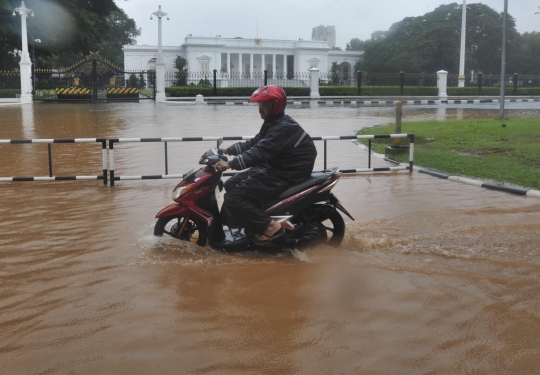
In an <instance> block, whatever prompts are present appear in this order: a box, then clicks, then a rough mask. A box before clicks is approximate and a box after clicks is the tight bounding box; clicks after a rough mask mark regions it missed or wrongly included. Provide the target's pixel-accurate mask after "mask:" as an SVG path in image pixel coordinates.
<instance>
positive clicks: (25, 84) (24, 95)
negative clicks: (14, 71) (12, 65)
mask: <svg viewBox="0 0 540 375" xmlns="http://www.w3.org/2000/svg"><path fill="white" fill-rule="evenodd" d="M15 13H19V14H20V16H21V32H22V55H21V62H20V63H19V65H20V66H21V100H20V101H21V103H32V82H31V80H30V77H31V75H32V62H31V61H30V56H29V55H28V34H27V32H26V18H27V17H28V15H29V14H30V15H31V16H32V17H34V12H32V9H28V8H27V7H26V6H25V5H24V1H22V2H21V6H20V7H18V8H15V9H14V10H13V15H14V16H16V14H15Z"/></svg>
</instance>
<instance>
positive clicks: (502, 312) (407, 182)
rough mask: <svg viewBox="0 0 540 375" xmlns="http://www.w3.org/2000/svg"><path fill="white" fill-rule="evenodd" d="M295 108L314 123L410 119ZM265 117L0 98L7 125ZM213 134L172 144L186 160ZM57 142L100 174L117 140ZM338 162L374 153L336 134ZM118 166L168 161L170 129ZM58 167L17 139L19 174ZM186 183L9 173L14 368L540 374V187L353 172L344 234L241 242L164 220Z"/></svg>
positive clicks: (2, 276) (249, 111)
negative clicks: (172, 233)
mask: <svg viewBox="0 0 540 375" xmlns="http://www.w3.org/2000/svg"><path fill="white" fill-rule="evenodd" d="M288 113H289V114H290V115H291V116H293V117H294V118H295V119H296V120H297V121H298V122H300V123H301V124H302V125H303V127H304V128H305V129H306V130H307V131H308V132H309V133H310V134H311V135H313V136H319V135H349V134H352V132H354V131H355V130H357V129H360V128H363V127H366V126H374V125H378V124H385V123H390V122H392V121H393V117H394V113H393V109H392V108H385V107H381V108H356V107H341V106H339V107H321V108H303V107H301V106H298V107H292V108H290V109H289V110H288ZM496 114H497V112H496V111H494V110H490V111H482V110H467V109H457V108H451V107H448V108H444V113H443V111H441V109H437V108H433V109H429V108H427V109H426V108H422V109H418V108H411V107H405V112H404V118H405V119H442V118H472V117H483V116H485V117H496ZM509 115H510V116H533V115H534V116H539V115H540V109H532V110H516V111H509ZM260 123H261V121H260V119H259V118H258V114H257V109H256V108H252V107H247V106H202V107H199V106H179V105H159V106H154V104H152V103H140V104H136V103H114V104H34V105H24V106H5V107H0V139H31V138H34V139H36V138H86V137H88V138H96V137H106V138H112V137H184V136H217V135H220V136H233V135H253V134H255V133H256V132H257V131H258V129H259V126H260ZM404 126H406V125H404ZM404 131H406V129H404ZM213 146H214V143H212V142H192V143H174V144H173V143H169V158H170V159H169V173H184V172H186V171H187V170H189V169H191V168H193V167H195V166H196V163H197V161H198V158H199V156H200V155H201V154H202V153H203V152H204V151H205V150H206V149H208V148H210V147H213ZM321 146H322V144H320V143H319V145H318V147H319V151H320V157H319V159H318V161H317V166H318V167H321V166H322V148H321ZM52 150H53V168H54V174H55V175H64V176H67V175H98V174H99V173H100V172H101V147H100V144H54V145H53V146H52ZM328 160H329V166H333V165H335V166H339V167H341V168H342V169H346V168H363V167H366V161H367V154H366V152H365V151H364V150H362V149H361V148H359V147H357V146H356V145H354V144H353V143H351V142H349V141H334V142H329V145H328ZM373 162H374V164H375V165H386V164H385V162H384V161H383V160H382V159H380V158H377V157H374V161H373ZM115 165H116V168H115V171H116V174H117V175H149V174H162V173H164V151H163V144H153V143H144V144H143V143H125V144H124V143H121V144H117V145H115ZM47 175H48V160H47V146H46V145H45V144H32V145H29V144H23V145H20V144H19V145H6V144H0V177H9V176H47ZM175 183H176V181H175V180H156V181H151V180H145V181H119V182H117V186H115V187H113V188H111V187H107V186H104V185H103V184H102V183H101V182H100V181H63V182H17V183H11V182H9V183H6V182H2V183H0V374H9V375H12V374H538V373H540V260H539V259H540V199H538V198H531V197H522V196H515V195H511V194H508V193H503V192H497V191H491V190H486V189H481V188H478V187H474V186H469V185H463V184H459V183H455V182H451V181H446V180H439V179H437V178H434V177H430V176H427V175H423V174H419V173H417V172H415V173H413V174H409V173H406V172H396V173H382V174H372V175H359V176H347V177H343V178H342V180H341V181H340V182H339V184H338V185H337V187H336V188H335V189H334V192H335V194H336V195H337V196H338V197H339V198H340V199H341V201H342V202H343V204H344V206H345V207H346V208H347V209H348V210H349V211H350V212H351V213H352V214H353V216H354V217H355V219H356V221H355V222H352V221H351V220H349V219H347V220H346V222H347V230H346V236H345V239H344V242H343V244H342V245H341V246H340V247H339V248H338V249H333V248H326V247H323V246H321V247H314V248H311V249H306V250H294V251H286V252H282V253H276V254H269V253H262V252H261V253H259V252H254V253H246V254H243V253H237V254H226V253H221V252H218V251H215V250H212V249H210V248H208V247H198V246H196V245H193V244H190V243H179V242H176V241H174V240H172V239H167V238H156V237H154V236H153V225H154V222H155V219H154V216H155V214H156V213H157V212H158V211H159V210H160V209H161V208H162V207H164V206H165V205H167V204H169V203H170V192H171V190H172V188H173V187H174V185H175Z"/></svg>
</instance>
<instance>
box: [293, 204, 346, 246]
mask: <svg viewBox="0 0 540 375" xmlns="http://www.w3.org/2000/svg"><path fill="white" fill-rule="evenodd" d="M294 223H295V224H300V223H301V224H302V227H303V229H304V230H303V233H302V237H303V238H302V239H300V243H303V244H305V245H306V246H307V245H317V244H325V245H328V246H332V247H338V246H339V245H340V244H341V241H343V237H344V236H345V222H344V221H343V218H342V217H341V215H340V214H339V212H337V210H336V209H335V208H334V207H332V206H328V205H324V204H316V205H313V206H311V207H309V208H308V209H306V210H305V211H304V212H303V213H302V214H300V215H299V216H298V217H297V218H296V220H294Z"/></svg>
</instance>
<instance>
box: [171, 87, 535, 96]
mask: <svg viewBox="0 0 540 375" xmlns="http://www.w3.org/2000/svg"><path fill="white" fill-rule="evenodd" d="M256 89H257V87H223V88H218V89H217V95H214V90H213V89H212V88H211V87H198V86H171V87H167V88H166V89H165V92H166V93H167V94H168V96H171V97H194V96H196V95H198V94H201V95H203V96H225V97H227V96H243V97H245V96H250V95H251V94H252V93H253V91H255V90H256ZM283 89H284V90H285V92H286V93H287V96H309V94H310V88H309V87H284V88H283ZM446 92H447V94H448V95H449V96H478V95H479V94H478V88H477V87H448V88H447V90H446ZM319 94H320V95H321V96H358V88H357V87H356V86H321V87H319ZM499 94H500V90H499V88H498V87H483V88H482V92H481V94H480V95H489V96H498V95H499ZM513 94H514V88H513V87H507V88H506V95H513ZM400 95H402V94H401V88H400V87H399V86H362V91H361V96H400ZM403 95H405V96H438V95H439V89H438V88H437V87H426V86H404V87H403ZM517 95H521V96H532V95H540V87H532V88H528V87H518V89H517Z"/></svg>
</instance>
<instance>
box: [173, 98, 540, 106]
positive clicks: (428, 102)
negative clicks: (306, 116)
mask: <svg viewBox="0 0 540 375" xmlns="http://www.w3.org/2000/svg"><path fill="white" fill-rule="evenodd" d="M329 99H330V98H328V99H324V100H321V99H314V100H310V99H300V98H299V99H296V98H293V100H289V101H288V102H287V104H289V105H305V104H309V105H310V104H312V103H314V104H315V103H316V104H318V105H326V106H332V105H364V106H372V105H396V104H397V103H398V102H399V101H400V102H402V103H403V104H404V105H413V106H414V105H439V104H449V105H451V104H485V103H499V102H500V101H499V99H444V100H441V99H421V100H419V99H388V100H385V99H375V100H363V99H357V100H353V99H331V100H329ZM505 102H508V103H517V102H540V99H531V98H529V99H508V100H505ZM166 103H167V104H173V103H174V104H180V103H181V104H183V105H190V104H191V105H193V104H196V103H195V101H194V100H166ZM198 104H203V103H198ZM204 104H207V105H247V104H248V102H247V100H246V99H244V98H231V99H229V100H227V99H223V98H221V99H214V98H212V99H210V98H206V99H204Z"/></svg>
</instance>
